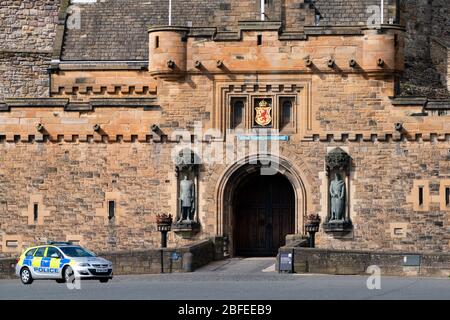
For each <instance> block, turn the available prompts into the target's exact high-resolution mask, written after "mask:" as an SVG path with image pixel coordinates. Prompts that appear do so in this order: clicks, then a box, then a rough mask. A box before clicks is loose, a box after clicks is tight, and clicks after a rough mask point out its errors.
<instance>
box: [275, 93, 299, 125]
mask: <svg viewBox="0 0 450 320" xmlns="http://www.w3.org/2000/svg"><path fill="white" fill-rule="evenodd" d="M294 105H295V98H293V97H282V98H280V106H279V110H280V130H283V129H292V128H294Z"/></svg>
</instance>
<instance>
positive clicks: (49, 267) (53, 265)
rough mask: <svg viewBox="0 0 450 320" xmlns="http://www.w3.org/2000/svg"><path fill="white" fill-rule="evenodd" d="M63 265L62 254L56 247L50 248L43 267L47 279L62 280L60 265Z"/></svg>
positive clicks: (43, 260) (43, 261) (42, 264)
mask: <svg viewBox="0 0 450 320" xmlns="http://www.w3.org/2000/svg"><path fill="white" fill-rule="evenodd" d="M60 263H61V253H60V252H59V250H58V249H56V248H55V247H48V249H47V253H46V254H45V258H44V259H42V263H41V266H42V267H43V268H44V271H45V274H46V277H48V278H52V279H53V278H55V279H57V278H61V270H60V268H59V265H60Z"/></svg>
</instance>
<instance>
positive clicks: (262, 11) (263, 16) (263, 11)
mask: <svg viewBox="0 0 450 320" xmlns="http://www.w3.org/2000/svg"><path fill="white" fill-rule="evenodd" d="M265 19H266V6H265V0H261V21H264V20H265Z"/></svg>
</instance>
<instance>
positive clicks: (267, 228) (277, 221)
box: [234, 173, 295, 256]
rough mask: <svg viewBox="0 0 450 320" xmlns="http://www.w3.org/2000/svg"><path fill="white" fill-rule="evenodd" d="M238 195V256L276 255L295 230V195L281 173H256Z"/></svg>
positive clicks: (235, 209)
mask: <svg viewBox="0 0 450 320" xmlns="http://www.w3.org/2000/svg"><path fill="white" fill-rule="evenodd" d="M235 192H236V193H235V195H234V222H235V224H234V239H235V240H234V244H235V245H234V247H235V255H237V256H275V255H276V254H277V252H278V248H280V247H282V246H284V245H285V238H286V235H287V234H292V233H294V230H295V194H294V190H293V188H292V185H291V183H290V182H289V180H288V179H287V178H286V177H284V176H283V175H281V174H276V175H260V174H259V173H258V174H253V175H251V176H249V177H247V178H246V179H244V180H243V181H242V182H241V183H240V185H239V186H238V187H237V188H236V191H235Z"/></svg>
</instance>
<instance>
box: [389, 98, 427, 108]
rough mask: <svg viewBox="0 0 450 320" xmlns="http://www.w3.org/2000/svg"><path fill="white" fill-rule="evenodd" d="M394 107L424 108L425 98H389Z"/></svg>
mask: <svg viewBox="0 0 450 320" xmlns="http://www.w3.org/2000/svg"><path fill="white" fill-rule="evenodd" d="M390 100H391V103H392V104H393V105H394V106H399V107H401V106H424V105H425V104H426V103H427V98H426V97H391V98H390Z"/></svg>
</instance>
